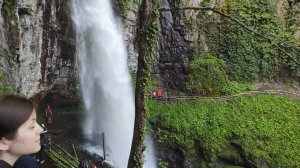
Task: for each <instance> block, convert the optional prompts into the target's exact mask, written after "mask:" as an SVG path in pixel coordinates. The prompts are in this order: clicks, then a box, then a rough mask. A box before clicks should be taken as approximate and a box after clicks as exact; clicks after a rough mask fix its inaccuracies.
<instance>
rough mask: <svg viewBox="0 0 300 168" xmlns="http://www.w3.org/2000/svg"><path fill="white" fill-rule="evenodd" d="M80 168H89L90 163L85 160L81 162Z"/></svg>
mask: <svg viewBox="0 0 300 168" xmlns="http://www.w3.org/2000/svg"><path fill="white" fill-rule="evenodd" d="M78 168H89V162H88V160H87V159H86V158H83V159H82V160H81V161H80V164H79V166H78Z"/></svg>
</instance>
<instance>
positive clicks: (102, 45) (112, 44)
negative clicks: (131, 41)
mask: <svg viewBox="0 0 300 168" xmlns="http://www.w3.org/2000/svg"><path fill="white" fill-rule="evenodd" d="M72 19H73V22H74V24H75V27H76V57H77V59H78V66H79V72H80V81H81V89H82V94H83V101H84V105H85V109H86V113H85V114H86V116H85V119H84V120H83V133H84V135H85V138H86V139H87V142H88V143H87V144H86V149H89V150H94V151H97V154H101V155H102V153H101V152H100V150H98V149H99V146H101V144H100V143H101V138H100V135H101V133H102V132H104V133H105V145H106V147H105V149H106V153H107V154H108V156H106V158H108V160H110V161H112V162H113V163H114V164H115V165H116V166H117V167H120V168H125V167H127V162H128V159H129V154H130V148H131V143H132V136H133V126H134V110H135V109H134V100H133V94H132V88H131V80H130V74H129V71H128V66H127V53H126V50H125V47H124V44H123V37H122V33H121V26H120V24H117V21H116V19H115V18H114V16H113V11H112V7H111V4H110V0H73V1H72Z"/></svg>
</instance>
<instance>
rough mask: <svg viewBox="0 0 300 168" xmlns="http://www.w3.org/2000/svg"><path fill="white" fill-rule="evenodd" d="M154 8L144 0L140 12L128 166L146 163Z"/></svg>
mask: <svg viewBox="0 0 300 168" xmlns="http://www.w3.org/2000/svg"><path fill="white" fill-rule="evenodd" d="M152 10H153V9H152V2H151V0H143V2H142V5H141V9H140V12H139V15H140V16H139V27H138V39H139V40H138V43H139V57H138V69H137V77H136V78H137V80H136V90H135V123H134V133H133V140H132V146H131V152H130V157H129V161H128V168H133V167H136V168H142V167H143V163H144V160H143V151H144V150H145V146H144V139H145V130H146V120H147V115H146V110H145V105H146V100H145V95H146V94H145V90H146V85H147V80H148V78H149V74H150V72H149V71H150V69H151V68H150V67H149V66H150V65H148V64H147V63H146V59H147V57H149V56H150V55H151V49H150V45H149V41H148V40H149V39H148V38H147V37H148V35H149V32H148V28H149V27H150V26H151V23H152V21H153V15H152V13H153V11H152Z"/></svg>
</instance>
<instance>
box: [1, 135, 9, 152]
mask: <svg viewBox="0 0 300 168" xmlns="http://www.w3.org/2000/svg"><path fill="white" fill-rule="evenodd" d="M8 149H9V140H8V139H6V138H4V137H1V139H0V150H1V151H6V150H8Z"/></svg>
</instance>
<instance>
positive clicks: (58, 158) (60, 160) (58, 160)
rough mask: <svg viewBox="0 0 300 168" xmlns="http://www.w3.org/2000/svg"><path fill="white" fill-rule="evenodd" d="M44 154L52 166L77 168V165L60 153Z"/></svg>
mask: <svg viewBox="0 0 300 168" xmlns="http://www.w3.org/2000/svg"><path fill="white" fill-rule="evenodd" d="M46 152H47V154H48V156H49V157H50V159H51V160H52V161H53V162H54V164H55V165H56V166H57V167H59V168H70V167H78V163H76V162H75V161H74V160H71V159H69V158H68V157H67V156H65V155H64V154H63V153H61V152H57V151H55V150H46Z"/></svg>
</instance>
